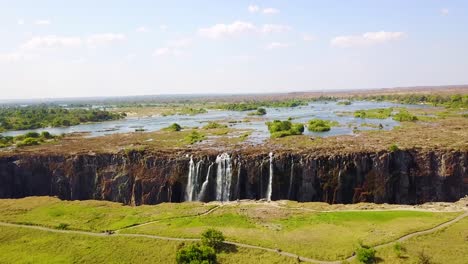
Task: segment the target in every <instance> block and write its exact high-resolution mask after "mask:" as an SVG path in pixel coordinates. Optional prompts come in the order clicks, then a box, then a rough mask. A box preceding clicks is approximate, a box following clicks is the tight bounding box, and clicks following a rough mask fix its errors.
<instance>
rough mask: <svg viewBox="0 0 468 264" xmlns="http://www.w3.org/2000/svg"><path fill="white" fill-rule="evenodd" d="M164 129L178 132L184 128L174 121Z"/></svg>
mask: <svg viewBox="0 0 468 264" xmlns="http://www.w3.org/2000/svg"><path fill="white" fill-rule="evenodd" d="M164 130H166V131H173V132H177V131H180V130H182V127H181V126H180V125H179V124H177V123H173V124H172V125H170V126H168V127H166V128H165V129H164Z"/></svg>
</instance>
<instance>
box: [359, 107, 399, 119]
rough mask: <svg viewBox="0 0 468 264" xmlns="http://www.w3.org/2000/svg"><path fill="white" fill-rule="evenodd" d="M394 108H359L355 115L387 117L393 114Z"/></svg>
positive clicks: (360, 116) (361, 116)
mask: <svg viewBox="0 0 468 264" xmlns="http://www.w3.org/2000/svg"><path fill="white" fill-rule="evenodd" d="M392 112H393V108H377V109H368V110H357V111H355V112H354V117H359V118H374V119H386V118H389V117H390V116H391V115H392Z"/></svg>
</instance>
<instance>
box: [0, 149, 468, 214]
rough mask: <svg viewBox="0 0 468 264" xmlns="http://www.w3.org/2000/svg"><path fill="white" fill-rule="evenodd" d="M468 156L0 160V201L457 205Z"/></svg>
mask: <svg viewBox="0 0 468 264" xmlns="http://www.w3.org/2000/svg"><path fill="white" fill-rule="evenodd" d="M467 194H468V152H457V151H452V152H447V151H429V152H421V151H417V150H413V151H396V152H381V153H352V154H343V155H333V156H326V155H312V154H304V153H302V154H300V153H291V152H278V153H271V155H269V153H255V154H253V153H252V152H250V153H243V152H242V151H234V152H230V153H224V154H222V153H214V152H206V151H205V152H202V151H200V152H195V151H193V152H137V151H134V152H129V153H120V154H77V155H68V156H64V155H57V156H54V155H40V154H37V155H36V154H18V155H13V154H12V155H10V156H3V157H0V198H19V197H25V196H39V195H49V196H58V197H59V198H61V199H67V200H85V199H97V200H108V201H115V202H121V203H125V204H132V205H140V204H157V203H161V202H182V201H197V200H200V201H213V200H219V201H228V200H237V199H268V200H269V199H271V200H280V199H289V200H296V201H301V202H309V201H324V202H328V203H356V202H375V203H401V204H418V203H424V202H429V201H456V200H458V199H459V198H461V197H464V196H465V195H467Z"/></svg>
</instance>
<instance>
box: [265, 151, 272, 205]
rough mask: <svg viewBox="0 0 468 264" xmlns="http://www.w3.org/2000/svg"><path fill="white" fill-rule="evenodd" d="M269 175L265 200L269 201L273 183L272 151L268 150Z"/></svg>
mask: <svg viewBox="0 0 468 264" xmlns="http://www.w3.org/2000/svg"><path fill="white" fill-rule="evenodd" d="M269 156H270V175H269V177H268V188H267V197H266V199H267V201H268V202H269V201H271V192H272V184H273V152H270V154H269Z"/></svg>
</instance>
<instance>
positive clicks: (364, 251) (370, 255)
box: [356, 245, 375, 264]
mask: <svg viewBox="0 0 468 264" xmlns="http://www.w3.org/2000/svg"><path fill="white" fill-rule="evenodd" d="M356 255H357V259H358V260H359V261H360V262H361V263H366V264H368V263H373V262H374V261H375V249H374V248H371V247H368V246H364V245H361V246H360V247H359V248H358V249H357V250H356Z"/></svg>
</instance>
